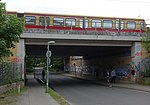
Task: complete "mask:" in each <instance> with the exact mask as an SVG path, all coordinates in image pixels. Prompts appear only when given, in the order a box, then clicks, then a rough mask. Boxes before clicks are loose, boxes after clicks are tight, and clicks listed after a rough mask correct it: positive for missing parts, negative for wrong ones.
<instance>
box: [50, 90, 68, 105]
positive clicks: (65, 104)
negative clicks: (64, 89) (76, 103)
mask: <svg viewBox="0 0 150 105" xmlns="http://www.w3.org/2000/svg"><path fill="white" fill-rule="evenodd" d="M48 93H49V94H50V96H52V97H53V98H54V99H55V100H56V101H57V102H58V103H59V104H60V105H70V103H69V102H68V101H66V100H65V99H64V98H63V97H62V96H60V95H59V94H58V93H56V92H55V91H54V90H52V89H51V88H49V90H48Z"/></svg>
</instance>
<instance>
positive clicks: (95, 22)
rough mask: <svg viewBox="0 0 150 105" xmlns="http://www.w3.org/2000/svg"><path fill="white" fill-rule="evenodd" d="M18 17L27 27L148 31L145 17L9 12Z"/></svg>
mask: <svg viewBox="0 0 150 105" xmlns="http://www.w3.org/2000/svg"><path fill="white" fill-rule="evenodd" d="M7 13H8V14H14V15H16V16H17V17H18V18H24V22H25V28H28V29H30V28H40V29H42V28H43V29H45V28H46V29H58V30H86V31H94V30H96V31H110V32H136V33H139V32H140V33H144V32H146V23H145V20H144V19H139V18H119V17H102V16H80V15H64V14H45V13H31V12H24V13H18V12H7Z"/></svg>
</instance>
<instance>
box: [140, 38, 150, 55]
mask: <svg viewBox="0 0 150 105" xmlns="http://www.w3.org/2000/svg"><path fill="white" fill-rule="evenodd" d="M142 44H143V45H144V48H145V49H146V51H147V52H148V53H150V36H146V37H144V38H143V39H142Z"/></svg>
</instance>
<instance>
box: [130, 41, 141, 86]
mask: <svg viewBox="0 0 150 105" xmlns="http://www.w3.org/2000/svg"><path fill="white" fill-rule="evenodd" d="M131 57H132V66H133V69H134V70H135V75H131V81H133V82H134V83H135V82H136V81H137V79H138V77H139V71H140V68H141V67H140V61H141V42H134V43H133V45H132V47H131Z"/></svg>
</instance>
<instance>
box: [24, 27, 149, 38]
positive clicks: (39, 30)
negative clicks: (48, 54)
mask: <svg viewBox="0 0 150 105" xmlns="http://www.w3.org/2000/svg"><path fill="white" fill-rule="evenodd" d="M24 33H37V34H69V35H71V34H74V35H109V36H148V34H146V33H143V32H118V31H117V32H112V31H109V30H100V31H99V30H71V29H70V30H60V29H42V28H25V30H24Z"/></svg>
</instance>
